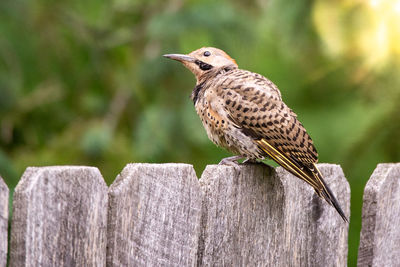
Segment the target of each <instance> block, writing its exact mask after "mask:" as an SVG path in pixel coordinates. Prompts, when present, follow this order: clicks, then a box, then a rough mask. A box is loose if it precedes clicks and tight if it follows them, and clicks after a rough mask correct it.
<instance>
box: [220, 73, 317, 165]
mask: <svg viewBox="0 0 400 267" xmlns="http://www.w3.org/2000/svg"><path fill="white" fill-rule="evenodd" d="M238 73H240V72H238ZM245 73H246V74H247V73H248V72H245ZM234 74H235V73H234ZM250 74H251V73H250ZM254 75H257V76H250V77H248V76H244V77H246V78H241V77H242V76H240V75H239V78H238V77H237V76H238V75H237V74H236V75H232V76H233V77H230V79H227V80H226V81H223V82H222V83H221V84H220V85H219V86H217V88H218V90H217V94H218V95H219V96H220V99H222V101H224V107H225V109H226V112H227V114H228V115H229V116H230V117H231V118H232V120H233V121H234V122H235V123H236V124H237V125H238V126H239V127H241V128H242V129H244V130H245V131H247V132H249V131H251V132H253V133H254V135H255V136H254V137H255V139H256V140H261V139H263V140H264V141H265V142H267V143H269V144H270V145H271V146H272V147H274V148H275V149H276V150H277V151H279V152H280V153H282V154H283V155H285V157H287V158H288V159H289V160H294V161H296V162H299V163H306V164H309V163H310V164H312V163H316V162H317V161H318V153H317V151H316V149H315V147H314V145H313V141H312V140H311V138H310V136H309V135H308V133H307V132H306V130H305V128H304V126H303V125H302V124H301V123H300V121H299V120H298V119H297V116H296V114H295V113H294V112H293V111H292V110H291V109H290V108H289V107H288V106H286V104H285V103H283V102H282V100H281V97H280V93H279V90H277V88H276V86H275V85H273V84H272V83H271V84H272V85H270V84H268V82H267V81H268V80H267V79H266V78H265V77H263V76H261V75H259V74H254ZM260 77H261V78H260ZM265 80H266V81H265Z"/></svg>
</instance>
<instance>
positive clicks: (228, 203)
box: [0, 164, 400, 266]
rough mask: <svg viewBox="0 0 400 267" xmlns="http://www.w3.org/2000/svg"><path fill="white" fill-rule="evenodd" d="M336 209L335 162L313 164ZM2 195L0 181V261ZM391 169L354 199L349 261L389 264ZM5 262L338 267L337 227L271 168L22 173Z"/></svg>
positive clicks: (397, 233)
mask: <svg viewBox="0 0 400 267" xmlns="http://www.w3.org/2000/svg"><path fill="white" fill-rule="evenodd" d="M319 167H320V169H321V172H322V174H323V175H324V176H325V177H326V182H327V183H328V184H329V185H330V187H331V189H332V191H333V192H335V194H336V196H337V198H338V200H339V202H340V203H341V205H342V208H343V209H344V212H345V213H346V214H349V210H350V204H349V203H350V189H349V185H348V183H347V180H346V178H345V177H344V174H343V172H342V169H341V168H340V166H338V165H332V164H319ZM8 194H9V191H8V188H7V186H6V185H5V184H4V182H3V181H2V179H1V178H0V266H5V265H6V261H7V228H8V227H7V226H8ZM399 220H400V164H380V165H378V167H377V168H376V170H375V171H374V173H373V175H372V177H371V179H370V180H369V182H368V184H367V186H366V188H365V194H364V206H363V222H362V232H361V242H360V248H359V259H358V264H359V266H396V265H397V266H398V265H399V262H400V227H398V222H399ZM11 221H12V223H11V231H10V235H11V237H10V247H9V249H8V253H9V266H105V265H106V266H346V262H347V235H348V224H347V223H344V222H343V221H342V219H341V218H340V216H339V215H338V214H336V211H335V210H334V209H333V208H332V207H330V206H328V205H327V204H326V203H325V202H324V201H323V200H321V199H319V198H318V197H317V196H316V194H315V193H314V192H313V189H312V188H311V187H310V186H308V185H306V184H305V183H304V182H302V181H300V180H299V179H297V178H295V177H293V176H292V175H291V174H288V173H287V172H286V171H284V170H283V169H282V168H277V169H272V168H268V167H265V166H260V165H242V166H239V167H231V166H216V165H211V166H207V168H206V169H205V171H204V172H203V174H202V176H201V179H199V180H198V179H197V177H196V174H195V172H194V169H193V167H192V166H191V165H187V164H129V165H127V166H126V167H125V168H124V169H123V170H122V172H121V174H120V175H118V177H117V178H116V180H115V181H114V183H113V184H112V185H111V186H110V187H109V188H108V187H107V185H106V184H105V182H104V179H103V177H102V176H101V174H100V172H99V170H98V169H97V168H94V167H83V166H55V167H40V168H28V169H27V170H26V171H25V173H24V175H23V176H22V178H21V180H20V182H19V183H18V186H17V187H16V189H15V192H14V199H13V214H12V220H11Z"/></svg>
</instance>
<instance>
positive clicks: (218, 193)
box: [198, 164, 350, 266]
mask: <svg viewBox="0 0 400 267" xmlns="http://www.w3.org/2000/svg"><path fill="white" fill-rule="evenodd" d="M318 166H319V167H320V170H321V172H322V174H323V175H324V177H325V180H326V182H327V183H328V184H329V185H330V188H331V189H332V191H333V192H334V193H335V194H336V196H337V198H338V201H339V203H340V204H341V205H342V208H343V210H344V212H345V213H346V214H349V208H350V206H349V203H350V189H349V185H348V183H347V180H346V178H345V177H344V175H343V172H342V170H341V168H340V167H339V166H337V165H330V164H320V165H318ZM200 183H201V186H202V188H203V190H204V192H205V198H204V202H203V209H204V214H203V217H202V233H201V237H200V243H199V260H198V263H199V265H200V266H210V265H213V266H346V262H347V234H348V224H347V223H345V222H343V221H342V219H341V217H340V216H339V215H338V214H337V213H336V211H335V209H334V208H333V207H331V206H329V205H328V204H327V203H326V202H324V201H323V200H322V199H320V198H319V197H318V196H317V195H316V194H315V193H314V190H313V189H312V188H311V187H310V186H308V185H307V184H305V183H304V182H303V181H301V180H299V179H298V178H296V177H294V176H293V175H291V174H289V173H288V172H286V171H285V170H284V169H283V168H277V169H276V170H274V169H272V168H268V167H265V166H260V165H241V166H238V167H231V166H216V165H213V166H208V167H207V168H206V170H205V171H204V173H203V175H202V177H201V179H200Z"/></svg>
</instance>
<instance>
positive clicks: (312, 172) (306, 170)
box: [257, 139, 348, 222]
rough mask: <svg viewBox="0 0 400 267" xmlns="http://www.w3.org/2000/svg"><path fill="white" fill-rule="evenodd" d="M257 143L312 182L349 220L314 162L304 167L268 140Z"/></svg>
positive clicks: (284, 166) (340, 213) (293, 171)
mask: <svg viewBox="0 0 400 267" xmlns="http://www.w3.org/2000/svg"><path fill="white" fill-rule="evenodd" d="M257 143H258V145H259V146H260V148H261V149H262V150H263V151H265V152H266V153H267V154H268V156H270V157H271V158H272V159H273V160H274V161H276V162H277V163H278V164H279V165H281V166H282V167H283V168H285V169H286V170H287V171H289V172H290V173H292V174H293V175H295V176H297V177H298V178H300V179H302V180H304V181H305V182H307V183H308V184H310V185H311V186H312V187H313V188H314V189H315V191H316V192H317V194H318V195H319V196H320V197H322V198H324V199H325V200H326V202H328V204H330V205H331V206H333V207H334V208H335V209H336V211H337V212H338V213H339V215H340V216H341V217H342V219H343V220H344V221H345V222H348V219H347V217H346V215H345V214H344V212H343V210H342V208H341V207H340V205H339V202H338V201H337V200H336V198H335V196H334V194H333V193H332V191H331V190H330V189H329V187H328V186H327V184H326V183H325V181H324V180H323V179H322V175H321V173H320V171H319V170H318V168H317V166H316V165H315V164H314V163H309V164H307V165H310V166H306V165H304V166H303V167H301V166H299V164H298V162H293V160H291V159H289V158H288V157H287V156H286V155H284V154H283V153H281V152H280V151H278V150H277V149H276V148H274V147H273V146H272V145H270V144H269V143H268V142H267V141H266V140H264V139H261V140H258V141H257Z"/></svg>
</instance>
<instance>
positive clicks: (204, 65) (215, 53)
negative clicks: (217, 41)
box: [164, 47, 238, 80]
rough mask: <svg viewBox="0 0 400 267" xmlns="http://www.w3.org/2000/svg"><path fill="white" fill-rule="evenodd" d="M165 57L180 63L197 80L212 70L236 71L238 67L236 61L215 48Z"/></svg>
mask: <svg viewBox="0 0 400 267" xmlns="http://www.w3.org/2000/svg"><path fill="white" fill-rule="evenodd" d="M164 57H166V58H170V59H174V60H177V61H180V62H181V63H182V64H183V65H184V66H185V67H186V68H188V69H189V70H190V71H191V72H193V74H194V75H195V76H196V78H197V80H199V79H200V77H201V76H203V75H204V73H206V72H208V71H209V70H211V69H221V68H226V69H235V68H237V67H238V66H237V64H236V61H235V60H234V59H232V58H231V57H230V56H228V54H226V53H225V52H224V51H222V50H221V49H218V48H214V47H203V48H200V49H197V50H195V51H193V52H191V53H190V54H187V55H183V54H167V55H164Z"/></svg>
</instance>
